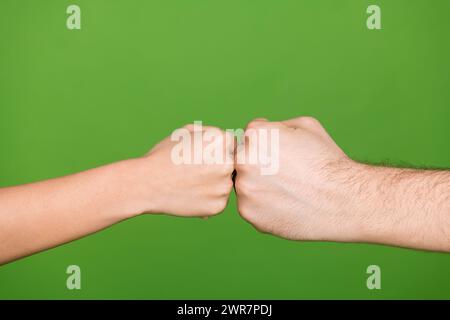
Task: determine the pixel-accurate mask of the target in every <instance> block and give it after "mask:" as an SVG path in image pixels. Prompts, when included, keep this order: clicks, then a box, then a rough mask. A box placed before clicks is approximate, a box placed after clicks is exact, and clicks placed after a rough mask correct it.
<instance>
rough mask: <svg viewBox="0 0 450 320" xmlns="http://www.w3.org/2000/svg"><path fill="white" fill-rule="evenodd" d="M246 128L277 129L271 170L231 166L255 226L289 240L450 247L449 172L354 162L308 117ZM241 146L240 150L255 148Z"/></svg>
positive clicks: (246, 214)
mask: <svg viewBox="0 0 450 320" xmlns="http://www.w3.org/2000/svg"><path fill="white" fill-rule="evenodd" d="M247 129H253V130H260V129H263V130H270V129H276V130H279V136H280V144H279V145H280V147H279V148H280V150H279V154H280V165H279V172H278V173H277V174H275V175H261V174H260V166H259V165H258V164H253V165H249V164H248V162H245V163H236V172H237V175H236V180H235V189H236V193H237V198H238V208H239V212H240V214H241V216H242V217H243V218H244V219H245V220H247V221H248V222H250V223H251V224H252V225H253V226H254V227H255V228H256V229H257V230H259V231H262V232H266V233H271V234H274V235H276V236H279V237H282V238H286V239H291V240H320V241H342V242H369V243H381V244H388V245H394V246H402V247H410V248H418V249H428V250H436V251H447V252H450V171H445V170H441V171H439V170H414V169H399V168H388V167H377V166H370V165H365V164H361V163H358V162H356V161H353V160H352V159H350V158H349V157H348V156H347V155H346V154H345V153H344V152H343V151H342V150H341V149H340V148H339V147H338V146H337V145H336V143H335V142H334V141H333V139H332V138H331V137H330V136H329V135H328V133H327V132H326V131H325V129H324V128H323V127H322V125H321V124H320V123H319V121H317V120H316V119H313V118H310V117H300V118H296V119H291V120H287V121H281V122H269V121H267V120H265V119H256V120H255V121H252V122H250V123H249V124H248V126H247ZM253 143H257V142H253ZM246 146H247V149H245V148H244V149H239V148H238V152H244V151H246V152H248V148H251V147H254V146H252V142H251V141H250V143H248V144H246ZM257 147H260V148H265V146H263V145H258V146H257Z"/></svg>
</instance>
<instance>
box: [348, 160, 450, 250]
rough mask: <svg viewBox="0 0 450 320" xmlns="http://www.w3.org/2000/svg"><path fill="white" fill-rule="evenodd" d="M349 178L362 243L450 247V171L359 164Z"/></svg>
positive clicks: (350, 202) (352, 209)
mask: <svg viewBox="0 0 450 320" xmlns="http://www.w3.org/2000/svg"><path fill="white" fill-rule="evenodd" d="M347 176H348V177H349V178H348V180H347V181H346V182H344V184H345V185H346V188H347V190H349V192H348V195H347V197H348V199H347V201H346V203H347V204H346V210H348V211H350V212H352V216H353V217H354V219H355V221H357V223H356V224H355V225H354V226H355V231H354V232H355V235H356V238H357V239H358V240H359V241H363V242H374V243H383V244H390V245H398V246H404V247H412V248H419V249H428V250H438V251H450V171H445V170H443V171H440V170H416V169H403V168H389V167H378V166H370V165H365V164H359V163H354V165H353V166H352V167H351V168H348V171H347ZM344 190H345V188H344Z"/></svg>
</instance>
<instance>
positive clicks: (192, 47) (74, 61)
mask: <svg viewBox="0 0 450 320" xmlns="http://www.w3.org/2000/svg"><path fill="white" fill-rule="evenodd" d="M69 4H78V5H79V6H80V7H81V11H82V30H73V31H71V30H68V29H67V28H66V18H67V14H66V8H67V6H68V5H69ZM369 4H378V5H380V7H381V10H382V30H378V31H377V30H375V31H371V30H368V29H367V28H366V18H367V14H366V8H367V6H368V5H369ZM449 12H450V1H448V0H434V1H425V0H420V1H419V0H392V1H381V0H373V1H364V0H353V1H350V0H340V1H336V0H316V1H313V0H308V1H306V0H305V1H300V0H277V1H273V0H215V1H211V0H190V1H186V0H151V1H136V0H134V1H130V0H126V1H125V0H120V1H107V0H76V1H75V0H73V1H61V0H54V1H48V0H47V1H32V0H29V1H24V0H20V1H18V0H1V2H0V186H9V185H15V184H22V183H26V182H31V181H37V180H41V179H47V178H51V177H56V176H61V175H65V174H70V173H73V172H77V171H80V170H84V169H88V168H91V167H95V166H99V165H102V164H106V163H110V162H113V161H117V160H120V159H125V158H129V157H135V156H139V155H142V154H144V153H145V152H146V151H147V150H148V149H149V148H151V146H152V145H154V144H155V143H156V142H158V141H159V140H161V139H162V138H164V137H166V136H168V135H169V134H170V133H171V132H172V130H173V129H174V128H177V127H180V126H182V125H184V124H186V123H192V122H193V121H194V120H202V121H204V123H206V124H210V125H217V126H220V127H222V128H239V127H243V126H245V124H246V123H247V122H248V121H249V120H251V119H252V118H255V117H267V118H269V119H272V120H281V119H286V118H291V117H296V116H299V115H312V116H315V117H317V118H319V119H320V120H321V122H322V123H323V124H324V126H325V127H326V128H327V129H328V130H329V132H330V134H331V135H332V136H333V137H334V138H335V140H336V141H337V143H338V144H339V145H340V146H341V147H342V148H343V149H344V150H345V151H346V152H347V153H348V154H349V155H350V156H352V157H354V158H356V159H359V160H367V161H383V160H386V159H389V160H391V161H394V162H396V161H407V162H409V163H411V164H414V165H427V166H443V167H449V165H450V148H449V137H450V125H449V124H450V88H449V87H450V41H449V39H450V19H449V18H448V14H449ZM74 219H76V217H74ZM70 264H77V265H79V266H80V267H81V270H82V290H79V291H76V290H75V291H69V290H67V289H66V285H65V283H66V278H67V275H66V273H65V270H66V268H67V266H68V265H70ZM370 264H377V265H379V266H380V267H381V271H382V289H381V290H378V291H377V290H374V291H370V290H368V289H367V287H366V278H367V275H366V268H367V266H368V265H370ZM0 298H5V299H10V298H45V299H47V298H63V299H73V298H88V299H90V298H130V299H135V298H136V299H147V298H149V299H158V298H161V299H162V298H164V299H165V298H182V299H185V298H193V299H196V298H210V299H214V298H237V299H239V298H246V299H247V298H254V299H265V298H267V299H272V298H275V299H277V298H287V299H299V298H369V299H372V298H376V299H377V298H389V299H390V298H450V255H449V254H444V253H431V252H421V251H415V250H408V249H400V248H392V247H384V246H379V245H365V244H337V243H304V242H294V241H286V240H282V239H278V238H275V237H272V236H269V235H264V234H259V233H257V232H256V231H255V230H254V229H253V228H252V227H251V226H250V225H249V224H247V223H246V222H245V221H244V220H242V219H241V218H240V217H239V215H238V213H237V211H236V205H235V196H234V195H232V197H231V199H230V203H229V205H228V207H227V209H226V210H225V212H224V213H223V214H222V215H219V216H217V217H214V218H211V219H208V220H206V221H205V220H201V219H181V218H175V217H169V216H150V215H146V216H141V217H138V218H135V219H132V220H128V221H126V222H123V223H121V224H118V225H115V226H113V227H111V228H109V229H107V230H104V231H102V232H99V233H97V234H94V235H91V236H88V237H86V238H84V239H81V240H79V241H76V242H73V243H69V244H66V245H63V246H60V247H58V248H55V249H52V250H49V251H46V252H43V253H40V254H36V255H34V256H32V257H28V258H25V259H22V260H19V261H16V262H13V263H11V264H8V265H5V266H3V267H0Z"/></svg>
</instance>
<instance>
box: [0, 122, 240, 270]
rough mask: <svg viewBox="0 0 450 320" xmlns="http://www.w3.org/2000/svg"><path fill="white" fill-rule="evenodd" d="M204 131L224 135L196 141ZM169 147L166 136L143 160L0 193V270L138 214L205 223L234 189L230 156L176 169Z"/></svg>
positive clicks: (4, 189) (121, 163)
mask: <svg viewBox="0 0 450 320" xmlns="http://www.w3.org/2000/svg"><path fill="white" fill-rule="evenodd" d="M185 129H187V130H189V131H190V132H193V131H194V130H195V127H194V126H193V125H188V126H186V127H185ZM206 132H208V134H209V136H210V137H219V136H221V137H225V133H224V132H223V131H221V130H220V129H217V128H213V127H203V131H202V136H203V137H204V136H205V134H206ZM209 141H210V140H209ZM224 141H225V140H224ZM231 142H232V143H233V140H231ZM175 144H176V142H173V141H171V139H170V138H166V139H165V140H163V141H162V142H160V143H159V144H158V145H156V146H155V147H154V148H153V149H152V150H151V151H150V152H149V153H148V154H147V155H145V156H144V157H142V158H137V159H130V160H125V161H121V162H118V163H114V164H110V165H106V166H103V167H99V168H96V169H92V170H88V171H84V172H81V173H77V174H73V175H69V176H66V177H61V178H57V179H51V180H47V181H42V182H37V183H32V184H27V185H21V186H14V187H7V188H2V189H0V264H4V263H7V262H10V261H13V260H16V259H18V258H21V257H24V256H28V255H30V254H33V253H36V252H39V251H42V250H45V249H48V248H51V247H54V246H57V245H60V244H62V243H66V242H69V241H72V240H75V239H78V238H80V237H83V236H85V235H88V234H91V233H93V232H96V231H99V230H101V229H103V228H106V227H108V226H110V225H112V224H115V223H117V222H120V221H122V220H125V219H128V218H132V217H134V216H137V215H140V214H143V213H162V212H163V213H167V214H171V215H175V216H183V217H209V216H213V215H215V214H218V213H220V212H221V211H223V209H224V208H225V206H226V204H227V201H228V197H229V194H230V191H231V189H232V185H233V184H232V181H231V174H232V172H233V170H234V164H233V159H232V158H233V155H232V154H226V153H224V157H229V158H231V159H230V160H231V161H229V162H228V163H227V162H226V161H224V164H220V165H219V164H218V165H202V164H199V165H188V164H180V165H175V164H174V163H173V162H172V161H171V158H170V156H171V150H172V148H173V146H174V145H175ZM208 144H209V143H204V144H203V148H206V147H207V146H208ZM230 148H231V150H233V146H230Z"/></svg>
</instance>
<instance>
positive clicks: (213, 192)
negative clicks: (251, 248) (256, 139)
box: [138, 125, 234, 217]
mask: <svg viewBox="0 0 450 320" xmlns="http://www.w3.org/2000/svg"><path fill="white" fill-rule="evenodd" d="M194 132H196V133H195V134H199V135H198V136H197V137H200V140H201V144H202V145H201V146H196V147H194V145H195V144H196V143H197V142H194V140H195V138H194V136H195V134H194ZM178 133H179V134H178V138H183V139H184V140H183V141H181V142H177V141H172V139H171V137H167V138H166V139H164V140H163V141H161V142H160V143H159V144H157V145H156V146H155V147H154V148H152V149H151V150H150V152H149V153H148V154H147V155H145V156H144V157H143V158H142V159H140V160H138V162H139V170H138V171H139V174H138V176H139V178H138V179H139V186H140V187H139V194H140V196H139V198H140V199H141V200H140V202H141V203H142V206H141V207H142V208H143V209H142V212H148V213H159V212H162V213H168V214H172V215H176V216H200V217H206V216H211V215H215V214H218V213H220V212H221V211H223V210H224V208H225V206H226V204H227V201H228V197H229V194H230V192H231V189H232V187H233V182H232V179H231V175H232V173H233V170H234V159H233V157H234V156H233V152H234V136H233V135H232V134H231V133H228V132H227V133H226V132H224V131H222V130H220V129H218V128H215V127H206V126H203V127H202V126H197V125H187V126H185V127H184V128H182V129H179V131H178ZM200 140H197V141H200ZM183 143H185V144H186V143H187V145H189V148H188V149H189V150H188V149H185V150H181V149H180V147H181V146H182V144H183ZM213 144H214V145H215V146H218V148H222V150H221V151H222V154H217V153H216V154H215V153H214V150H216V151H217V150H218V149H214V148H213V147H214V145H213ZM178 151H180V154H178ZM189 153H190V157H189ZM179 156H181V158H182V157H183V156H188V158H189V159H191V160H192V161H191V162H190V163H178V164H177V162H180V157H179ZM214 156H218V157H219V158H215V160H217V161H216V162H214V159H212V158H214ZM195 157H199V158H197V160H199V161H200V162H199V163H193V162H194V158H195ZM220 158H221V159H222V161H220ZM208 161H212V163H208Z"/></svg>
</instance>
